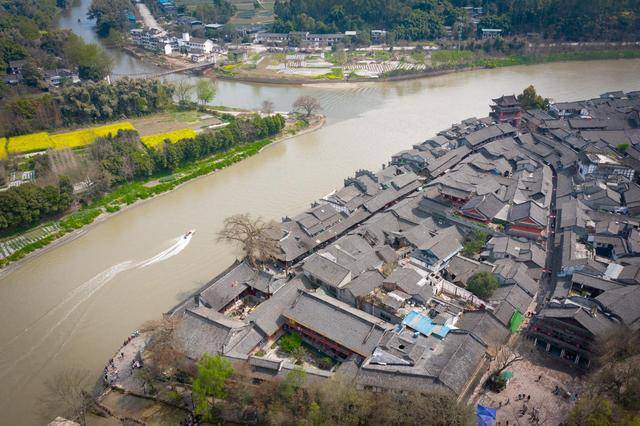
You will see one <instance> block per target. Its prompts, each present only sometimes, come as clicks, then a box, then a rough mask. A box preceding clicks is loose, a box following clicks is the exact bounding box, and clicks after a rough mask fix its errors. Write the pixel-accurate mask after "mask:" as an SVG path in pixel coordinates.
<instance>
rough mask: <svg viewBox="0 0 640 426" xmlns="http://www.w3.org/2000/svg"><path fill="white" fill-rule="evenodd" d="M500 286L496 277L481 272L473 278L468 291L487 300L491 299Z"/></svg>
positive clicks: (468, 285)
mask: <svg viewBox="0 0 640 426" xmlns="http://www.w3.org/2000/svg"><path fill="white" fill-rule="evenodd" d="M498 286H499V285H498V280H497V279H496V277H495V275H493V274H492V273H491V272H488V271H481V272H478V273H476V274H475V275H474V276H472V277H471V279H470V280H469V282H468V283H467V290H469V291H470V292H471V293H473V294H475V295H476V296H478V297H479V298H480V299H483V300H486V299H487V298H488V297H491V295H492V294H493V292H494V291H495V290H496V289H497V288H498Z"/></svg>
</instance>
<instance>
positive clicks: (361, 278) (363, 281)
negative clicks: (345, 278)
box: [342, 271, 384, 297]
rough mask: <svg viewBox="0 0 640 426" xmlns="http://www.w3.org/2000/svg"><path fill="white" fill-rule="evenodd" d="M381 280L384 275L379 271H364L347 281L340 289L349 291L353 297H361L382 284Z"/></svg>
mask: <svg viewBox="0 0 640 426" xmlns="http://www.w3.org/2000/svg"><path fill="white" fill-rule="evenodd" d="M383 280H384V277H383V276H382V274H381V273H380V272H378V271H366V272H363V273H362V274H360V275H358V277H357V278H356V279H354V280H351V281H349V282H348V283H347V284H346V285H345V286H344V287H343V288H342V291H346V292H349V293H351V294H352V295H353V297H363V296H366V295H367V294H369V293H371V292H372V291H373V290H374V289H376V288H378V287H380V286H382V281H383Z"/></svg>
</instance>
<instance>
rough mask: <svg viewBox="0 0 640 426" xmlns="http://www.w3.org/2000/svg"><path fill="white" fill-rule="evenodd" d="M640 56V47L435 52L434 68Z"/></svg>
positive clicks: (481, 66) (433, 57) (513, 64)
mask: <svg viewBox="0 0 640 426" xmlns="http://www.w3.org/2000/svg"><path fill="white" fill-rule="evenodd" d="M632 58H640V49H602V50H575V51H565V52H541V53H531V54H526V55H508V56H503V57H487V56H484V55H480V54H476V53H475V52H471V51H464V50H463V51H455V50H453V51H441V52H434V53H433V55H432V62H434V63H435V64H436V67H434V69H445V70H446V69H450V68H455V67H459V66H464V67H477V68H498V67H509V66H515V65H535V64H543V63H549V62H564V61H588V60H608V59H632Z"/></svg>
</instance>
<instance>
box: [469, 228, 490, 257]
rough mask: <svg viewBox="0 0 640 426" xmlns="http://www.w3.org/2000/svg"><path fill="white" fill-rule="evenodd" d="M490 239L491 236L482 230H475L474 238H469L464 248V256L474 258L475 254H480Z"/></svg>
mask: <svg viewBox="0 0 640 426" xmlns="http://www.w3.org/2000/svg"><path fill="white" fill-rule="evenodd" d="M488 238H489V234H487V233H486V232H485V231H483V230H481V229H476V230H474V231H473V234H472V236H471V237H467V240H466V241H465V243H464V247H463V248H462V254H464V255H465V256H473V255H474V254H477V253H480V251H481V250H482V248H483V247H484V245H485V243H486V242H487V239H488Z"/></svg>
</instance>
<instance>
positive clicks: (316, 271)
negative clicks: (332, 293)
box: [302, 253, 350, 287]
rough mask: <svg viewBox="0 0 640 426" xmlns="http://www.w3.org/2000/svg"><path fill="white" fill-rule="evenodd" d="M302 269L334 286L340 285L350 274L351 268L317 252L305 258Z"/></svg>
mask: <svg viewBox="0 0 640 426" xmlns="http://www.w3.org/2000/svg"><path fill="white" fill-rule="evenodd" d="M302 270H303V271H304V272H305V273H308V274H310V275H312V276H314V277H315V278H317V279H319V280H321V281H322V282H323V283H325V284H328V285H331V286H334V287H338V286H339V285H340V284H341V283H342V282H343V281H344V280H345V278H347V276H348V275H349V274H350V271H349V269H347V268H345V267H344V266H340V265H339V264H337V263H336V262H333V261H331V260H329V259H327V258H326V257H324V256H321V255H319V254H317V253H315V254H312V255H311V256H309V257H308V258H307V259H305V261H304V265H303V266H302Z"/></svg>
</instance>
